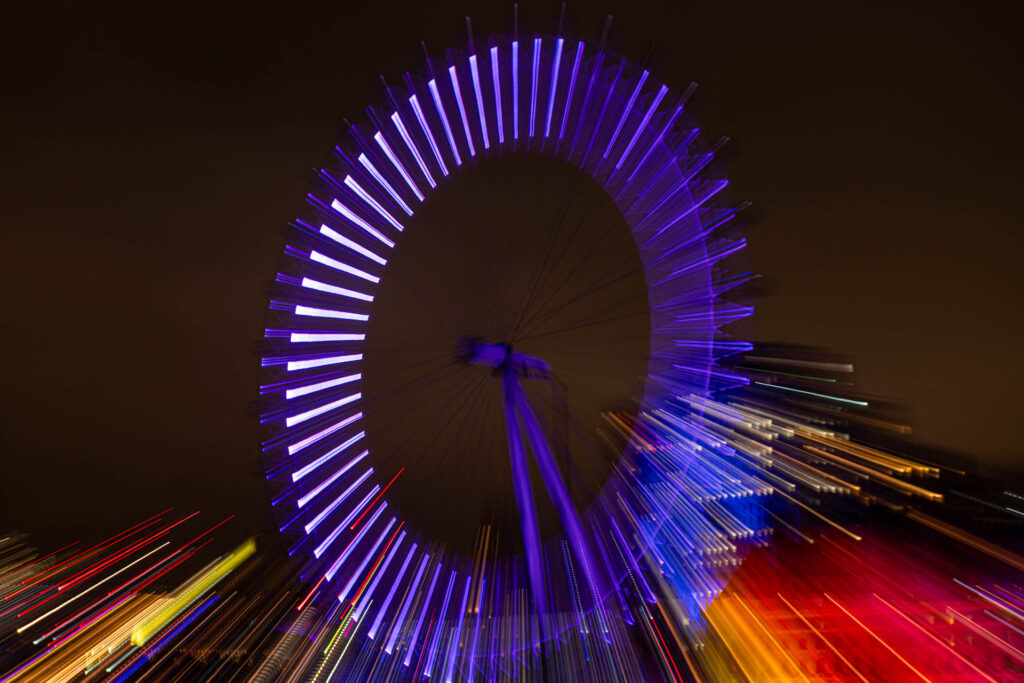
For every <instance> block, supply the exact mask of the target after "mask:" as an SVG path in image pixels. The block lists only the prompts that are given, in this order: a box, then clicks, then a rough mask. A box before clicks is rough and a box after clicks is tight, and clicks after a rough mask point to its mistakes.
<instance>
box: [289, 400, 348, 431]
mask: <svg viewBox="0 0 1024 683" xmlns="http://www.w3.org/2000/svg"><path fill="white" fill-rule="evenodd" d="M362 397H363V395H362V394H352V395H351V396H346V397H345V398H339V399H338V400H337V401H331V402H330V403H325V404H323V405H322V406H319V407H317V408H313V409H312V410H307V411H306V412H304V413H299V414H298V415H292V416H291V417H288V418H285V421H284V424H285V426H286V427H292V426H294V425H297V424H302V423H303V422H305V421H306V420H312V419H313V418H314V417H318V416H320V415H323V414H324V413H329V412H331V411H332V410H334V409H335V408H340V407H342V406H347V405H348V404H349V403H352V402H353V401H358V400H359V399H361V398H362Z"/></svg>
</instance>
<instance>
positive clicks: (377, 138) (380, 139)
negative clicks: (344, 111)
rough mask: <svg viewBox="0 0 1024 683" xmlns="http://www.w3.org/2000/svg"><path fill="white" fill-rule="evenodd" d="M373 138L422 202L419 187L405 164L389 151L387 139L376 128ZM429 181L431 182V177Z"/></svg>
mask: <svg viewBox="0 0 1024 683" xmlns="http://www.w3.org/2000/svg"><path fill="white" fill-rule="evenodd" d="M373 139H374V140H375V141H376V142H377V145H378V146H379V147H380V148H381V150H383V151H384V156H386V157H387V158H388V161H390V162H391V164H392V165H393V166H394V167H395V168H396V169H398V172H399V174H401V176H402V179H403V180H405V182H406V184H407V185H408V186H409V189H410V190H412V193H413V194H414V195H416V199H419V200H420V201H421V202H422V201H423V193H422V192H420V188H418V187H416V183H414V182H413V181H412V176H410V175H409V172H408V171H406V170H405V166H403V165H402V162H401V161H399V160H398V157H397V156H395V153H394V152H392V151H391V147H390V146H389V145H388V142H387V140H385V139H384V135H383V134H382V133H381V132H380V131H379V130H378V131H377V132H376V133H374V134H373ZM431 182H433V180H432V179H431Z"/></svg>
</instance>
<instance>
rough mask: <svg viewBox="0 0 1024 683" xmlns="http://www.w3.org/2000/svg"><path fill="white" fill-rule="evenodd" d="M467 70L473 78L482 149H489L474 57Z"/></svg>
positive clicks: (478, 74)
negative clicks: (481, 134) (482, 141)
mask: <svg viewBox="0 0 1024 683" xmlns="http://www.w3.org/2000/svg"><path fill="white" fill-rule="evenodd" d="M469 70H470V72H471V73H472V76H473V93H474V94H475V95H476V110H477V112H478V113H479V114H480V131H481V133H483V138H484V149H490V148H491V143H490V140H489V139H488V138H487V115H486V114H485V113H484V97H483V94H482V93H481V92H480V72H479V71H478V70H477V67H476V55H471V56H470V58H469Z"/></svg>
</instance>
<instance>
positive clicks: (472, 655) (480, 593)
mask: <svg viewBox="0 0 1024 683" xmlns="http://www.w3.org/2000/svg"><path fill="white" fill-rule="evenodd" d="M486 588H487V577H486V576H484V575H482V574H481V576H480V587H479V588H478V589H477V596H476V619H475V620H474V625H473V645H472V647H471V648H470V650H469V659H467V660H466V661H467V662H468V663H469V664H468V667H467V668H468V669H469V671H470V674H469V675H468V676H467V677H466V678H467V680H468V681H469V683H473V674H472V671H473V666H474V664H473V663H474V662H475V661H476V644H477V642H478V641H479V639H480V622H481V621H482V619H481V617H480V608H481V607H482V606H483V604H484V595H485V594H486V591H485V589H486Z"/></svg>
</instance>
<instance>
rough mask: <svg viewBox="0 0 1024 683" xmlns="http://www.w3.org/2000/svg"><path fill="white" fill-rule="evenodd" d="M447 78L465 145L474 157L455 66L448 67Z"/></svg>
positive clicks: (467, 119)
mask: <svg viewBox="0 0 1024 683" xmlns="http://www.w3.org/2000/svg"><path fill="white" fill-rule="evenodd" d="M448 77H449V78H450V79H451V81H452V92H454V93H455V103H456V104H457V105H459V117H460V118H461V119H462V130H463V131H465V133H466V144H467V145H468V146H469V156H471V157H472V156H476V149H474V148H473V135H472V134H471V133H470V132H469V117H468V116H466V105H465V104H463V102H462V91H461V90H460V89H459V74H458V73H457V70H456V68H455V65H454V64H453V65H452V66H449V67H448Z"/></svg>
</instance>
